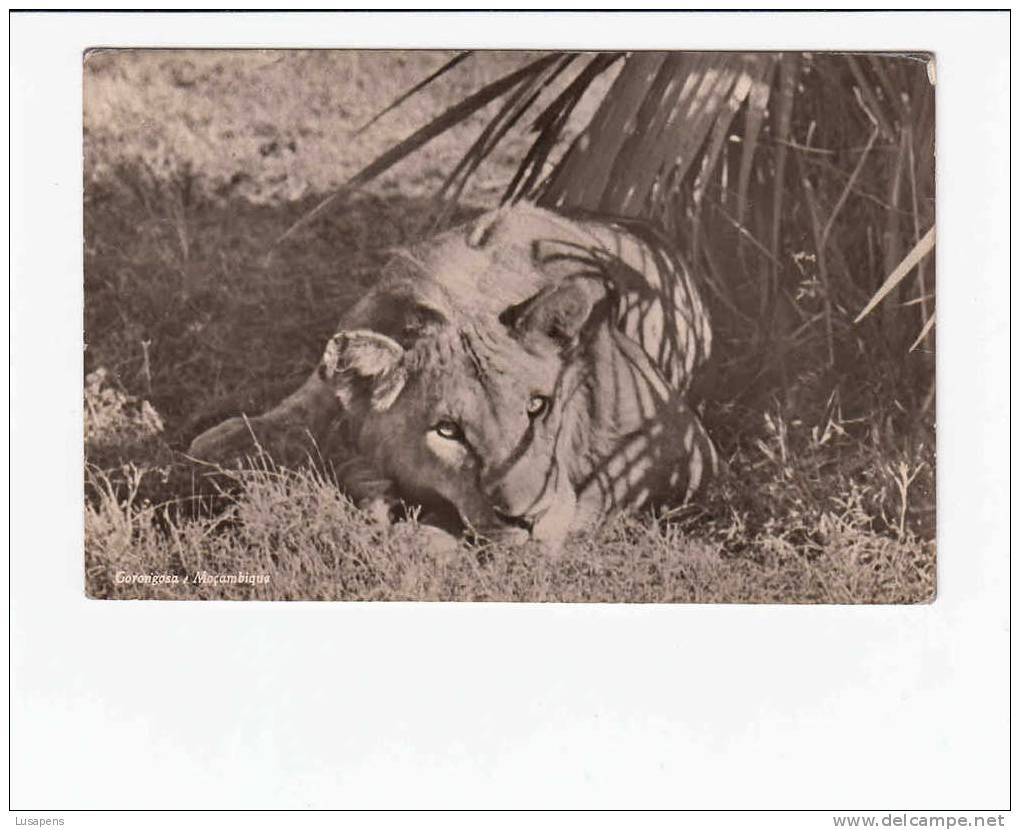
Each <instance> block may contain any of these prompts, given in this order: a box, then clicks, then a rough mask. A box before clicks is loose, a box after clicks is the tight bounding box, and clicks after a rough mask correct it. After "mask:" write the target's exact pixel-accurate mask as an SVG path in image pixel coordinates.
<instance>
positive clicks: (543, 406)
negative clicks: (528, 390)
mask: <svg viewBox="0 0 1020 830" xmlns="http://www.w3.org/2000/svg"><path fill="white" fill-rule="evenodd" d="M548 408H549V399H548V398H547V397H546V396H545V395H532V396H531V398H530V399H529V400H528V415H529V417H531V418H537V417H538V416H539V415H541V414H542V413H544V412H545V411H546V410H547V409H548Z"/></svg>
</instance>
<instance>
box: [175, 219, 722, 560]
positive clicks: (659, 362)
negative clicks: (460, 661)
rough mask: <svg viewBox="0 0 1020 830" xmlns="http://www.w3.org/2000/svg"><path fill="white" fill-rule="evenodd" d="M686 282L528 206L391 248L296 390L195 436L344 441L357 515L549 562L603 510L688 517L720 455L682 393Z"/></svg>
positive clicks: (637, 242) (215, 445)
mask: <svg viewBox="0 0 1020 830" xmlns="http://www.w3.org/2000/svg"><path fill="white" fill-rule="evenodd" d="M710 342H711V335H710V328H709V325H708V320H707V316H706V315H705V312H704V309H703V307H702V305H701V301H700V298H699V297H698V295H697V292H696V291H695V289H694V286H693V283H692V282H691V280H690V278H689V276H688V275H687V272H686V270H685V269H684V268H683V266H682V264H681V263H680V262H679V259H678V258H676V257H675V256H674V255H673V254H672V252H671V251H670V250H669V248H668V246H666V245H665V244H664V243H662V242H661V241H659V240H657V239H655V238H654V237H653V236H650V235H647V234H645V233H644V232H639V231H638V230H637V226H635V225H633V224H628V225H626V226H624V225H621V224H619V223H614V224H606V223H598V222H594V221H592V220H590V219H581V220H578V219H569V218H566V217H563V216H561V215H559V214H553V213H551V212H548V211H544V210H541V209H539V208H535V207H533V206H530V205H518V206H515V207H513V208H511V209H509V210H504V211H498V212H495V213H492V214H487V215H485V216H483V217H482V218H481V219H480V220H478V221H476V222H474V223H472V224H471V225H470V226H468V227H467V228H461V229H455V230H454V231H451V232H448V233H446V234H443V235H440V236H439V237H436V238H435V239H433V240H432V241H430V242H426V243H424V244H423V245H420V246H417V247H415V248H411V249H408V250H407V251H403V252H400V253H398V255H397V256H396V257H395V258H394V260H393V262H392V263H391V264H390V266H388V268H387V271H386V273H385V274H384V276H383V279H382V280H381V282H380V284H379V286H377V288H376V289H374V290H373V291H371V292H369V294H368V295H366V297H365V298H363V299H362V301H361V302H359V303H358V304H356V305H355V306H354V307H353V308H352V309H351V310H350V311H349V312H348V314H346V315H345V316H344V318H343V320H342V321H341V324H340V330H339V331H338V333H337V334H336V335H335V336H334V337H333V338H332V339H331V341H330V342H329V344H328V346H327V348H326V350H325V354H324V356H323V359H322V360H321V361H320V363H319V365H318V366H317V368H316V370H315V371H314V372H313V373H312V375H311V376H310V377H309V379H308V380H307V381H306V382H305V384H304V385H303V386H302V387H301V389H299V390H298V391H297V392H295V393H294V394H293V395H291V396H290V397H289V398H287V399H286V400H285V401H283V402H282V403H281V404H280V405H279V406H278V407H276V408H274V409H273V410H271V411H270V412H268V413H266V414H265V415H263V416H261V417H256V418H252V419H246V418H234V419H231V420H229V421H227V422H225V423H224V424H221V425H219V426H218V427H214V428H213V429H212V430H208V431H207V432H205V433H203V434H202V435H200V436H199V437H198V438H196V439H195V441H194V442H193V443H192V445H191V447H190V449H189V454H191V455H192V456H193V457H195V458H199V459H206V460H224V459H226V458H228V457H237V456H238V455H241V454H243V453H244V451H245V450H246V449H248V450H250V448H251V447H252V444H253V441H255V442H258V443H260V444H262V445H263V446H265V447H267V448H269V449H270V451H271V452H272V453H273V455H274V456H277V457H280V456H283V457H285V458H286V457H288V456H289V457H295V456H297V455H298V454H299V453H300V452H301V451H302V450H304V451H305V452H307V451H308V445H309V441H324V440H325V436H327V435H334V436H335V435H337V434H338V433H339V434H340V435H341V440H340V442H339V444H340V446H342V447H344V452H343V453H342V454H341V455H342V457H341V458H339V459H338V465H337V466H338V473H339V476H338V477H339V479H340V481H341V484H342V485H343V486H344V489H345V490H347V491H348V493H349V494H350V495H351V496H352V498H354V500H355V501H356V502H357V503H358V504H359V505H360V506H362V507H365V508H366V509H369V510H370V511H371V512H373V513H376V514H378V515H380V516H388V515H389V514H390V511H391V508H392V506H393V505H394V504H396V503H398V502H401V501H402V502H408V503H413V504H419V505H422V506H423V509H424V511H425V513H424V515H425V516H426V517H428V519H429V520H431V521H433V522H434V523H435V524H437V525H438V526H441V527H443V526H445V527H447V528H450V527H454V526H459V528H458V529H467V530H469V531H471V532H472V533H474V534H475V535H476V536H479V537H482V538H487V539H494V540H498V541H505V542H509V543H518V542H523V541H527V540H529V539H530V540H535V541H537V542H540V543H541V544H543V545H544V546H546V547H549V548H550V549H557V548H559V547H560V546H561V544H562V542H563V540H564V539H565V538H566V537H567V536H568V535H570V534H571V533H573V532H575V531H578V530H581V529H583V528H586V527H589V526H592V525H595V524H598V523H599V522H601V521H602V520H604V519H605V518H606V517H608V516H609V515H611V514H612V513H614V512H616V511H618V510H623V509H632V508H636V507H642V506H647V505H655V504H658V505H672V504H679V503H682V502H684V501H686V500H687V499H689V498H690V497H691V496H692V495H693V494H694V493H695V492H696V491H697V490H698V488H699V487H700V486H701V485H703V484H704V482H705V481H706V480H707V479H708V478H709V477H710V475H711V474H712V472H713V470H714V468H715V464H716V455H715V450H714V448H713V446H712V442H711V440H710V439H709V437H708V435H707V433H706V432H705V430H704V427H703V426H702V424H701V422H700V420H699V419H698V417H697V415H696V413H695V412H694V411H693V410H692V409H691V408H690V406H689V405H688V404H687V402H686V400H685V395H686V393H687V390H688V388H689V386H690V382H691V378H692V374H693V372H694V370H695V369H696V368H697V367H698V366H699V365H700V364H702V363H703V362H704V360H705V359H706V358H707V356H708V353H709V348H710Z"/></svg>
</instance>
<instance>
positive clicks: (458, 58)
mask: <svg viewBox="0 0 1020 830" xmlns="http://www.w3.org/2000/svg"><path fill="white" fill-rule="evenodd" d="M473 54H474V51H473V50H471V49H468V50H466V51H464V52H458V53H457V54H456V55H454V56H453V57H452V58H450V60H448V61H447V62H446V63H444V64H443V65H442V66H440V67H439V69H437V70H436V71H435V72H433V73H432V74H431V75H429V76H428V77H427V78H424V79H423V80H421V81H419V82H418V83H416V84H415V85H414V86H413V87H411V88H410V89H409V90H407V91H406V92H403V93H401V94H400V95H398V96H397V97H396V98H395V99H394V100H393V101H392V102H391V103H390V104H389V105H388V106H386V107H385V108H383V109H381V110H380V111H379V112H377V113H376V114H375V115H373V116H372V117H371V118H369V119H368V121H366V122H365V123H364V124H362V125H361V126H360V127H358V129H357V130H355V131H354V135H356V136H358V135H361V134H362V133H363V132H365V130H367V129H368V128H369V127H371V126H372V125H373V124H374V123H375V122H376V121H378V120H379V119H380V118H382V117H383V116H384V115H386V114H387V113H389V112H392V111H393V110H395V109H396V108H397V107H399V106H400V105H401V104H403V103H404V101H406V100H407V99H408V98H411V97H412V96H413V95H414V94H415V93H418V92H421V91H422V90H423V89H425V87H427V86H428V85H429V84H430V83H432V82H433V81H434V80H436V78H438V77H440V76H441V75H445V74H446V73H447V72H449V71H450V70H451V69H453V68H454V67H455V66H457V65H458V64H460V63H462V62H463V61H465V60H467V59H468V58H469V57H471V55H473Z"/></svg>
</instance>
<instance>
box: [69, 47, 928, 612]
mask: <svg viewBox="0 0 1020 830" xmlns="http://www.w3.org/2000/svg"><path fill="white" fill-rule="evenodd" d="M936 73H937V62H936V60H935V57H934V56H933V55H931V54H927V53H924V52H923V51H918V52H917V53H901V54H889V53H882V52H870V53H869V52H860V53H836V52H655V51H648V52H642V51H636V52H604V51H603V52H515V51H459V52H434V51H412V50H404V51H400V50H392V51H363V50H305V51H293V50H236V51H227V50H142V49H138V50H132V49H126V50H125V49H117V50H95V51H90V52H88V53H87V54H86V55H85V56H84V154H85V155H84V158H85V347H86V352H85V371H86V376H85V447H86V452H85V460H86V470H85V503H86V526H85V580H86V589H87V591H88V594H89V596H92V597H96V598H111V599H259V600H266V599H269V600H273V599H280V600H301V599H324V600H443V601H451V600H469V601H479V600H502V601H530V602H536V601H537V602H541V601H559V602H564V601H567V602H695V603H701V602H729V603H739V602H755V603H787V602H788V603H918V602H928V601H930V600H931V599H932V598H933V597H934V595H935V528H936V514H935V488H934V482H935V465H936V458H935V392H936V390H935V375H934V367H935V362H934V358H935V338H936V331H935V327H934V321H935V271H934V258H933V257H932V256H931V252H932V250H933V248H934V244H935V243H934V238H935V237H934V220H935V123H936V114H935V106H934V103H935V83H936Z"/></svg>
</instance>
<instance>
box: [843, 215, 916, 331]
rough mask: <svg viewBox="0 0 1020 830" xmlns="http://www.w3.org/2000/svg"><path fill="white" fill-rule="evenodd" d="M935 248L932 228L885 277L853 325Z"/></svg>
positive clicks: (869, 311) (868, 312)
mask: <svg viewBox="0 0 1020 830" xmlns="http://www.w3.org/2000/svg"><path fill="white" fill-rule="evenodd" d="M934 247H935V227H934V226H932V227H931V228H929V229H928V233H926V234H925V235H924V236H923V237H921V239H920V240H919V241H918V243H917V244H916V245H915V246H914V247H913V248H911V250H910V253H908V254H907V255H906V256H905V257H903V260H902V261H901V262H900V264H899V265H897V266H896V267H895V268H894V269H893V272H892V273H891V274H890V275H889V276H888V277H886V280H885V282H883V283H882V285H881V287H880V288H879V289H878V291H876V292H875V294H874V296H873V297H872V298H871V299H870V300H869V301H868V304H867V305H866V306H865V307H864V310H863V311H862V312H861V313H860V314H858V315H857V317H856V319H855V320H854V322H855V323H859V322H861V320H863V319H864V318H865V317H866V316H867V315H868V314H870V313H871V312H872V311H873V310H874V308H875V306H877V305H878V304H879V303H880V302H882V300H883V299H884V298H885V297H886V295H887V294H889V292H890V291H892V290H893V289H894V288H895V287H896V286H897V285H899V284H900V283H901V282H903V279H904V278H905V277H906V276H907V274H909V273H910V272H911V271H912V270H913V268H914V266H915V265H917V263H919V262H920V261H921V260H922V259H924V257H926V256H927V255H928V254H929V253H931V250H932V248H934ZM929 328H931V326H929V325H927V324H925V332H924V333H927V330H928V329H929Z"/></svg>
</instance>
